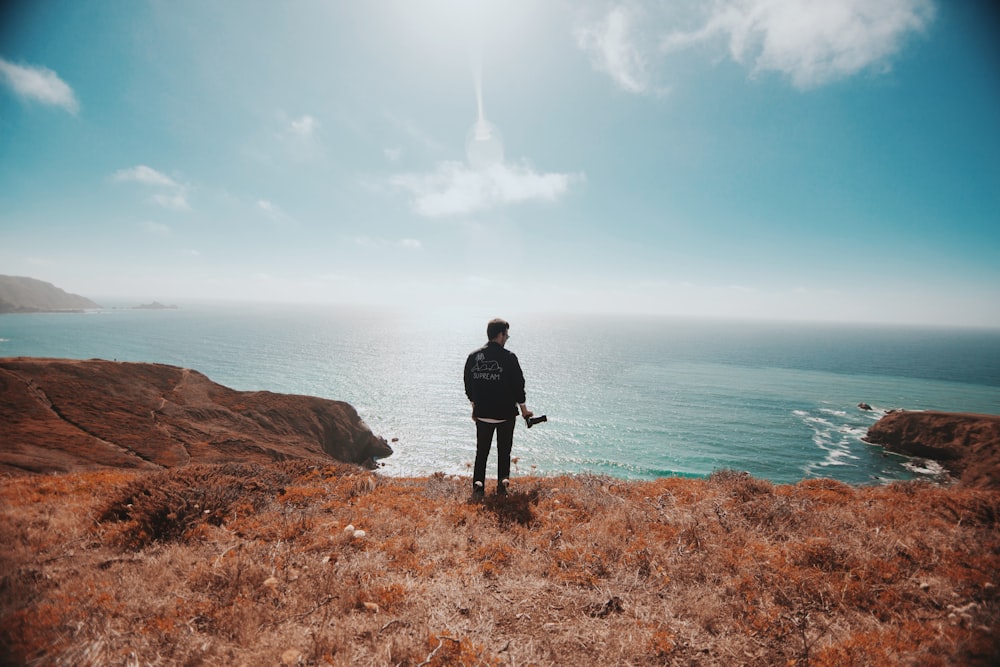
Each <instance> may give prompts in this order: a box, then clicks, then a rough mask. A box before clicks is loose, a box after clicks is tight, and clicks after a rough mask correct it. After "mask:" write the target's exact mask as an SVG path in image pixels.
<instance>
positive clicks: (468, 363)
mask: <svg viewBox="0 0 1000 667" xmlns="http://www.w3.org/2000/svg"><path fill="white" fill-rule="evenodd" d="M465 395H466V396H468V397H469V400H470V401H472V403H473V404H474V405H475V407H474V409H473V416H474V417H477V418H479V417H485V418H487V419H510V418H511V417H516V416H517V404H518V403H524V402H525V396H524V373H522V372H521V364H519V363H518V361H517V357H516V356H515V355H514V353H513V352H509V351H508V350H507V349H505V348H504V347H503V346H502V345H500V344H499V343H494V342H493V341H490V342H488V343H487V344H486V345H484V346H483V347H481V348H479V349H478V350H476V351H475V352H473V353H472V354H470V355H469V358H468V359H466V360H465Z"/></svg>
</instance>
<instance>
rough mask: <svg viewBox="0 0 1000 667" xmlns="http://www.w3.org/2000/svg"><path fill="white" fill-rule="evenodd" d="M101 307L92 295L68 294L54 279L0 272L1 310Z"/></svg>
mask: <svg viewBox="0 0 1000 667" xmlns="http://www.w3.org/2000/svg"><path fill="white" fill-rule="evenodd" d="M90 308H100V306H99V305H98V304H96V303H94V302H93V301H91V300H90V299H87V298H85V297H82V296H80V295H78V294H69V293H68V292H65V291H63V290H61V289H59V288H58V287H56V286H55V285H53V284H52V283H47V282H44V281H42V280H36V279H35V278H25V277H22V276H0V313H41V312H50V311H61V310H87V309H90Z"/></svg>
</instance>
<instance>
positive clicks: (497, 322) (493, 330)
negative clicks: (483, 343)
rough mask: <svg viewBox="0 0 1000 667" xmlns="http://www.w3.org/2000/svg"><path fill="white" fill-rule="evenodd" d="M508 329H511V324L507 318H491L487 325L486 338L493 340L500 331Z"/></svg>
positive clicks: (504, 331)
mask: <svg viewBox="0 0 1000 667" xmlns="http://www.w3.org/2000/svg"><path fill="white" fill-rule="evenodd" d="M507 329H510V324H509V323H508V322H507V321H506V320H501V319H500V318H499V317H498V318H496V319H493V320H490V323H489V324H487V325H486V339H487V340H493V339H494V338H496V337H497V334H498V333H506V332H507Z"/></svg>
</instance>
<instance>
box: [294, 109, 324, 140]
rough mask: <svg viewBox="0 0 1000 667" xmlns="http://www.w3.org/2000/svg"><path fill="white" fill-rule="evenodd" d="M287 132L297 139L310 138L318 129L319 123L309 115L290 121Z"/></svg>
mask: <svg viewBox="0 0 1000 667" xmlns="http://www.w3.org/2000/svg"><path fill="white" fill-rule="evenodd" d="M288 129H289V131H290V132H291V133H292V134H294V135H296V136H299V137H311V136H312V135H313V134H314V133H315V132H316V130H318V129H319V121H317V120H316V119H315V118H313V117H312V116H310V115H308V114H307V115H305V116H302V118H297V119H294V120H292V122H291V124H290V125H289V127H288Z"/></svg>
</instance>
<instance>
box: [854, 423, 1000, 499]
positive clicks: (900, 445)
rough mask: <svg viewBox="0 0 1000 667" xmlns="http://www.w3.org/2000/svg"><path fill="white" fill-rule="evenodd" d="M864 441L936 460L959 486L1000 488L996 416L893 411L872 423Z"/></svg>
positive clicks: (999, 431) (999, 425)
mask: <svg viewBox="0 0 1000 667" xmlns="http://www.w3.org/2000/svg"><path fill="white" fill-rule="evenodd" d="M865 440H867V441H868V442H870V443H872V444H876V445H882V446H883V447H885V449H886V450H887V451H890V452H897V453H899V454H905V455H907V456H918V457H921V458H926V459H933V460H935V461H938V462H940V463H941V465H943V466H944V467H945V468H946V469H947V470H948V472H949V474H951V475H952V476H953V477H955V478H956V479H957V480H958V481H959V483H960V484H962V485H963V486H973V487H982V488H992V489H1000V415H977V414H965V413H953V412H909V411H905V410H897V411H894V412H890V413H888V414H887V415H885V416H884V417H882V418H881V419H880V420H878V421H877V422H876V423H875V424H873V425H872V426H871V428H869V429H868V435H867V436H866V437H865Z"/></svg>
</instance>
